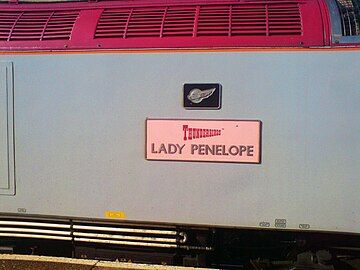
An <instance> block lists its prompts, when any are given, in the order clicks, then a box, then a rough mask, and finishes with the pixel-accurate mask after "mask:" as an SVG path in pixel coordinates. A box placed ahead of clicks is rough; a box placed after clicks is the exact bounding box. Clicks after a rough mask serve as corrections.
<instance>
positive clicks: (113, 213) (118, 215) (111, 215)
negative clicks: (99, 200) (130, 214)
mask: <svg viewBox="0 0 360 270" xmlns="http://www.w3.org/2000/svg"><path fill="white" fill-rule="evenodd" d="M105 217H106V218H116V219H124V218H126V215H125V212H121V211H106V212H105Z"/></svg>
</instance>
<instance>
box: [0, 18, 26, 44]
mask: <svg viewBox="0 0 360 270" xmlns="http://www.w3.org/2000/svg"><path fill="white" fill-rule="evenodd" d="M21 15H22V12H4V11H0V40H2V41H5V40H8V39H9V35H10V33H11V31H12V29H13V26H14V24H15V23H16V21H17V20H18V19H19V18H20V16H21Z"/></svg>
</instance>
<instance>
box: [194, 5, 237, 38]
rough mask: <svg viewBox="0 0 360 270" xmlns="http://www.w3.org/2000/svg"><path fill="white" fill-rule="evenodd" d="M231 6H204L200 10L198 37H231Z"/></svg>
mask: <svg viewBox="0 0 360 270" xmlns="http://www.w3.org/2000/svg"><path fill="white" fill-rule="evenodd" d="M230 10H231V6H229V5H227V6H203V7H201V8H200V12H199V20H198V27H197V36H228V35H230Z"/></svg>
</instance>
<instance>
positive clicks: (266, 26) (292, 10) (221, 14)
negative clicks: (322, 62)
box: [95, 2, 302, 38]
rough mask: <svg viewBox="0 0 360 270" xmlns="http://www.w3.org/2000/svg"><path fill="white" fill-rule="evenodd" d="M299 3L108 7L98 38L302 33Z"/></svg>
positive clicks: (98, 27)
mask: <svg viewBox="0 0 360 270" xmlns="http://www.w3.org/2000/svg"><path fill="white" fill-rule="evenodd" d="M301 34H302V22H301V16H300V9H299V4H298V3H296V2H288V3H286V2H283V3H282V2H277V3H272V4H256V3H253V4H252V3H246V4H233V5H204V6H199V5H198V6H179V7H155V8H132V9H105V10H104V12H103V13H102V15H101V17H100V20H99V23H98V25H97V28H96V32H95V38H134V37H171V36H173V37H176V36H194V37H196V36H199V37H201V36H209V37H211V36H230V37H231V36H274V35H301Z"/></svg>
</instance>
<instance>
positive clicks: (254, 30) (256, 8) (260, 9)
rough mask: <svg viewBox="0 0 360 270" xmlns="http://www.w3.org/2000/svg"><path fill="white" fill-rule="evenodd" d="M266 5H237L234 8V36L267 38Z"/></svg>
mask: <svg viewBox="0 0 360 270" xmlns="http://www.w3.org/2000/svg"><path fill="white" fill-rule="evenodd" d="M266 24H267V21H266V6H265V5H237V6H235V5H234V6H233V8H232V16H231V35H232V36H265V35H266V34H267V30H266Z"/></svg>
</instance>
